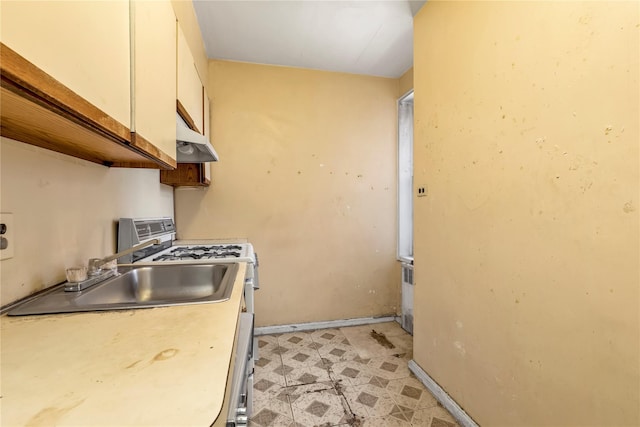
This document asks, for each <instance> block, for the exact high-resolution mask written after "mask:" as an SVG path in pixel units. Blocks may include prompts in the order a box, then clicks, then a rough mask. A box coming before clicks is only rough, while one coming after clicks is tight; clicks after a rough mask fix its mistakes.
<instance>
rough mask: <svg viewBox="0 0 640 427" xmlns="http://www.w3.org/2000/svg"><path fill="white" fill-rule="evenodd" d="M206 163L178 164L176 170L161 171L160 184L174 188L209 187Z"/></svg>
mask: <svg viewBox="0 0 640 427" xmlns="http://www.w3.org/2000/svg"><path fill="white" fill-rule="evenodd" d="M204 168H205V165H204V163H178V167H177V168H176V169H175V170H161V171H160V182H161V183H162V184H166V185H171V186H173V187H209V185H211V181H210V180H209V179H208V178H207V177H206V176H205V170H204Z"/></svg>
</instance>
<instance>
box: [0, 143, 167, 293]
mask: <svg viewBox="0 0 640 427" xmlns="http://www.w3.org/2000/svg"><path fill="white" fill-rule="evenodd" d="M0 144H1V145H0V167H1V169H0V189H1V193H0V211H1V212H11V213H13V218H14V226H15V230H14V236H15V242H13V243H14V251H15V254H14V257H13V258H11V259H8V260H3V261H0V280H1V284H0V304H1V305H5V304H8V303H10V302H12V301H15V300H16V299H19V298H22V297H24V296H27V295H29V294H31V293H33V292H35V291H37V290H40V289H43V288H45V287H48V286H51V285H54V284H56V283H60V282H62V281H63V280H64V278H65V275H64V270H65V268H67V267H70V266H73V265H77V264H82V263H85V264H86V261H87V259H88V258H92V257H99V256H105V255H109V254H112V253H114V251H115V250H116V238H115V232H116V228H115V223H114V221H115V220H117V219H118V218H120V217H150V216H173V192H172V189H171V187H168V186H165V185H162V184H160V182H159V171H157V170H151V169H118V168H107V167H104V166H100V165H97V164H94V163H90V162H87V161H84V160H80V159H76V158H73V157H69V156H65V155H63V154H59V153H55V152H53V151H48V150H44V149H42V148H38V147H34V146H32V145H27V144H23V143H21V142H17V141H13V140H9V139H5V138H1V139H0Z"/></svg>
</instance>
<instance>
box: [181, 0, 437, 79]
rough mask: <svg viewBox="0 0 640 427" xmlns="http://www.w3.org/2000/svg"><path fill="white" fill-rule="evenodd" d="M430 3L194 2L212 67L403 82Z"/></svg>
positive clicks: (329, 0)
mask: <svg viewBox="0 0 640 427" xmlns="http://www.w3.org/2000/svg"><path fill="white" fill-rule="evenodd" d="M425 1H426V0H419V1H413V0H411V1H410V0H386V1H369V0H357V1H346V0H325V1H312V0H294V1H279V0H254V1H242V0H194V1H193V3H194V7H195V10H196V15H197V17H198V22H199V24H200V31H201V32H202V37H203V38H204V44H205V48H206V50H207V56H208V57H209V58H211V59H227V60H233V61H244V62H254V63H259V64H272V65H286V66H291V67H302V68H312V69H318V70H327V71H340V72H345V73H354V74H367V75H373V76H382V77H394V78H395V77H400V76H401V75H402V74H403V73H404V72H405V71H406V70H408V69H409V68H410V67H411V66H412V64H413V16H414V15H415V14H416V12H417V11H418V10H419V9H420V7H422V5H423V4H424V3H425Z"/></svg>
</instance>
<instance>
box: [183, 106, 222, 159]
mask: <svg viewBox="0 0 640 427" xmlns="http://www.w3.org/2000/svg"><path fill="white" fill-rule="evenodd" d="M176 121H177V123H176V144H177V147H176V148H177V152H176V154H177V158H176V161H177V162H178V163H205V162H217V161H218V153H216V150H214V149H213V146H212V145H211V143H210V142H209V141H208V139H207V137H206V136H204V135H201V134H199V133H198V132H195V131H193V130H191V129H190V128H189V126H188V125H187V122H185V121H184V120H183V119H182V117H180V115H179V114H177V113H176Z"/></svg>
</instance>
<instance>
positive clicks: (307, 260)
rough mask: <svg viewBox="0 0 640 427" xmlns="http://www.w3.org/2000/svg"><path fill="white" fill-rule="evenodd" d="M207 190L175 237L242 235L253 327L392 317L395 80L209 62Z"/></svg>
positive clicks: (182, 216) (188, 194) (188, 199)
mask: <svg viewBox="0 0 640 427" xmlns="http://www.w3.org/2000/svg"><path fill="white" fill-rule="evenodd" d="M209 86H210V93H209V94H210V96H211V100H212V113H211V114H212V125H211V127H212V131H213V135H212V141H213V145H214V147H215V148H216V150H217V151H218V153H219V155H220V161H219V162H218V163H213V164H212V181H213V184H212V186H211V188H209V189H208V190H189V189H182V190H177V191H176V195H175V197H176V220H177V225H178V231H179V237H181V238H202V237H222V238H224V237H246V238H248V239H249V240H250V241H251V242H252V243H253V244H254V245H255V247H256V249H257V251H258V253H259V254H260V262H261V266H260V274H261V276H260V277H261V281H262V283H263V288H262V289H261V290H260V291H259V292H258V293H257V295H256V313H257V316H256V317H257V320H256V321H257V324H258V325H277V324H288V323H298V322H310V321H321V320H333V319H345V318H356V317H366V316H376V315H382V314H389V313H390V314H394V313H395V312H396V308H397V306H398V303H399V301H398V286H399V280H400V273H399V270H398V266H397V262H396V261H395V230H396V224H395V218H396V214H395V209H396V184H395V182H396V180H395V173H396V168H395V156H396V154H395V151H396V150H395V144H396V99H397V91H398V83H397V80H393V79H383V78H375V77H364V76H356V75H349V74H339V73H330V72H321V71H311V70H303V69H293V68H286V67H274V66H264V65H253V64H246V63H235V62H225V61H211V62H210V63H209Z"/></svg>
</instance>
